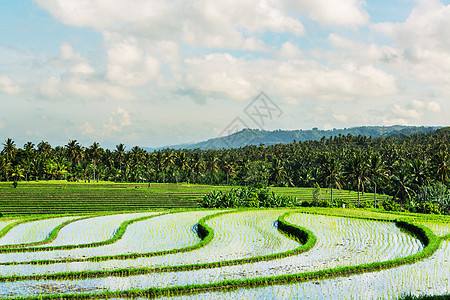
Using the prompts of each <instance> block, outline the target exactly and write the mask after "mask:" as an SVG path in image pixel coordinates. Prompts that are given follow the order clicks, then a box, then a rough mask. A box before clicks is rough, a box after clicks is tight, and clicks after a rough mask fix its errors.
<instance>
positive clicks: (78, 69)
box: [69, 63, 95, 75]
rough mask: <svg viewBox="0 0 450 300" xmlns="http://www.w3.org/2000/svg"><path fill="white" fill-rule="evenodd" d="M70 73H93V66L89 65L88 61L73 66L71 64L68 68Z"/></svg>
mask: <svg viewBox="0 0 450 300" xmlns="http://www.w3.org/2000/svg"><path fill="white" fill-rule="evenodd" d="M69 72H70V73H73V74H87V75H88V74H93V73H95V70H94V68H93V67H92V66H91V65H89V64H88V63H80V64H77V65H75V66H73V67H72V68H70V71H69Z"/></svg>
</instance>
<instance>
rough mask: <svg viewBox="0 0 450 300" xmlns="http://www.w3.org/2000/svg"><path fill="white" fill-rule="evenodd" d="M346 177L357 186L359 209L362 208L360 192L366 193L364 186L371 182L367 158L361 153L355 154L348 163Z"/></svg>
mask: <svg viewBox="0 0 450 300" xmlns="http://www.w3.org/2000/svg"><path fill="white" fill-rule="evenodd" d="M344 175H345V177H346V178H347V179H348V180H349V181H350V182H353V183H355V184H356V186H357V190H358V207H360V206H361V201H360V192H361V189H362V190H363V191H364V184H365V183H366V182H367V181H368V180H369V177H368V174H367V163H366V158H365V157H364V156H363V154H362V153H361V152H359V151H358V152H354V153H353V155H352V157H350V159H349V160H348V161H347V164H346V165H345V171H344Z"/></svg>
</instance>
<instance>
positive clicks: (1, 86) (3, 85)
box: [0, 76, 21, 95]
mask: <svg viewBox="0 0 450 300" xmlns="http://www.w3.org/2000/svg"><path fill="white" fill-rule="evenodd" d="M0 91H2V92H4V93H6V94H9V95H17V94H19V93H20V92H21V89H20V86H19V85H18V84H16V83H14V82H13V81H12V80H11V78H9V77H8V76H0Z"/></svg>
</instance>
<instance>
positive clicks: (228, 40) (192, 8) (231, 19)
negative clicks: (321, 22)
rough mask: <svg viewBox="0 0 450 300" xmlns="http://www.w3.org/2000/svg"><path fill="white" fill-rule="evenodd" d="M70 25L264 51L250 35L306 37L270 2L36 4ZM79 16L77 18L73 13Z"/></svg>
mask: <svg viewBox="0 0 450 300" xmlns="http://www.w3.org/2000/svg"><path fill="white" fill-rule="evenodd" d="M37 3H38V4H39V5H40V6H41V7H43V8H45V9H46V10H48V11H50V12H51V13H52V15H53V16H55V17H56V18H58V19H59V20H61V21H62V22H64V23H65V24H69V25H73V26H78V27H86V26H87V27H92V28H95V29H96V30H98V31H100V32H122V33H123V32H126V33H127V34H129V33H132V34H133V35H136V36H140V37H146V38H150V39H153V40H161V39H167V38H168V37H169V38H170V39H178V38H180V37H182V39H183V40H184V41H185V42H187V43H189V44H193V45H202V46H207V47H216V48H221V47H232V48H236V47H237V48H247V49H249V47H255V46H258V48H259V47H260V46H261V45H262V42H261V41H257V42H256V43H255V40H254V39H250V40H249V39H246V38H245V36H244V35H243V33H242V32H241V30H244V31H246V32H263V31H266V30H269V31H273V32H278V33H282V32H289V33H293V34H295V35H301V34H303V33H304V27H303V25H302V24H301V23H300V21H299V20H297V19H295V18H293V17H290V16H289V15H288V14H286V13H285V12H283V10H282V9H280V8H278V7H276V6H275V5H274V3H273V2H272V1H269V0H248V1H240V0H230V1H215V0H174V1H162V0H150V1H149V0H137V1H134V2H133V5H130V4H129V3H127V2H124V1H120V0H111V1H102V0H93V1H92V0H89V1H88V0H66V1H56V0H37ZM74 11H77V13H76V14H74V13H73V12H74Z"/></svg>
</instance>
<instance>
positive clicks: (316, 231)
mask: <svg viewBox="0 0 450 300" xmlns="http://www.w3.org/2000/svg"><path fill="white" fill-rule="evenodd" d="M318 211H319V210H318ZM349 212H350V211H349ZM322 213H328V214H329V215H325V214H320V213H319V214H318V213H317V211H316V213H311V209H305V210H303V211H299V210H292V209H260V210H225V211H217V210H189V211H180V212H161V211H160V212H157V211H152V212H140V213H121V214H113V215H101V216H95V215H91V216H85V217H80V216H75V215H74V216H65V217H57V218H47V219H43V220H35V221H29V222H24V223H17V222H16V223H17V225H16V226H13V227H12V228H11V230H9V232H8V233H7V234H6V235H5V236H4V237H3V238H8V239H7V240H6V239H5V241H7V242H4V245H7V244H8V245H14V243H16V244H23V243H33V242H38V241H42V240H45V238H46V237H47V236H48V235H49V233H50V232H51V231H52V229H54V228H55V227H56V226H58V225H59V224H63V223H64V222H67V221H72V222H71V223H69V224H67V225H66V226H62V227H61V228H60V230H59V232H58V235H57V237H56V238H55V239H54V240H52V241H49V242H48V243H46V244H44V245H40V246H38V247H32V248H36V249H34V250H33V251H22V252H21V251H17V252H14V248H11V249H10V252H7V253H0V261H1V263H0V270H1V277H0V296H1V297H6V298H15V297H26V298H30V299H32V298H33V297H34V298H36V297H38V298H39V297H44V298H45V296H46V295H48V296H51V295H60V296H62V295H66V297H69V298H80V297H81V298H82V297H89V296H92V293H94V294H95V295H97V296H98V297H106V296H107V295H108V297H110V298H111V297H113V298H114V297H116V298H128V297H133V298H139V295H141V296H144V295H145V297H150V296H151V297H154V296H158V295H159V296H160V297H162V298H164V297H167V294H168V293H171V294H170V295H171V296H170V297H169V298H173V297H174V296H177V294H180V293H181V295H178V296H177V297H179V298H180V299H197V298H210V299H224V298H226V299H236V298H249V299H304V298H312V299H344V298H355V299H358V298H360V299H367V298H388V299H395V298H398V297H400V296H401V295H402V294H404V293H406V292H408V291H413V294H416V295H420V294H426V293H432V294H433V293H434V294H443V293H445V292H447V291H448V290H449V289H450V267H449V266H450V261H449V259H450V252H449V251H450V245H449V241H448V240H446V239H443V238H439V237H437V238H438V239H440V240H439V241H440V246H439V249H438V250H437V251H436V252H434V253H433V254H432V255H431V256H430V257H428V258H424V259H423V260H419V261H417V262H414V263H396V264H395V265H392V266H387V267H386V268H384V269H383V268H382V269H381V270H378V271H377V272H373V270H369V269H368V270H366V271H364V270H363V271H361V270H360V271H355V270H357V269H358V268H359V267H360V266H365V265H368V264H372V263H378V262H384V263H389V262H391V261H397V262H401V260H402V259H403V258H407V257H411V256H415V255H416V256H417V255H420V253H422V252H424V251H425V248H426V246H427V245H426V244H424V243H423V241H422V239H419V238H418V237H417V236H416V235H413V234H411V233H410V232H407V231H405V230H404V229H402V228H400V227H398V226H397V225H396V224H395V222H393V221H392V220H391V219H389V218H383V217H380V216H382V214H379V213H374V214H373V215H372V218H368V217H366V218H365V217H359V218H354V217H348V216H342V215H340V214H343V211H339V210H336V211H333V210H323V211H322ZM333 214H335V215H333ZM280 216H283V218H284V220H285V221H286V222H287V223H288V224H291V225H292V226H297V227H298V228H304V229H307V230H309V231H310V232H312V234H313V235H314V236H315V238H316V242H315V245H314V247H312V248H311V249H309V251H306V252H300V251H299V252H295V251H296V249H300V248H301V247H302V244H303V243H302V242H301V241H300V239H298V238H296V237H293V236H288V235H287V233H286V232H282V231H280V228H278V227H279V221H278V220H279V217H280ZM374 216H376V217H374ZM413 219H414V218H411V221H412V220H413ZM201 220H203V221H202V222H203V223H204V224H205V226H208V227H209V228H210V230H211V232H210V233H209V234H210V235H211V234H212V235H213V238H212V239H211V240H210V241H209V242H207V243H204V244H202V239H206V237H205V236H202V235H201V234H199V229H198V227H199V225H198V224H199V223H200V221H201ZM414 220H416V219H414ZM416 221H417V220H416ZM417 223H422V224H423V225H425V226H428V227H429V228H430V230H431V231H430V232H434V233H435V234H436V235H437V236H442V237H444V236H447V234H448V226H446V225H448V223H437V222H434V223H433V222H429V221H422V222H417ZM4 224H5V226H6V225H7V224H15V223H14V222H13V221H7V222H5V223H4ZM124 224H126V230H125V232H124V233H123V235H122V236H121V238H120V239H117V240H115V241H114V242H113V243H111V244H108V243H106V244H102V243H103V242H105V241H107V240H111V239H113V238H114V236H115V234H116V233H117V231H118V230H119V228H120V227H121V226H122V227H123V226H124ZM26 228H28V230H22V229H26ZM25 232H26V234H24V233H25ZM31 232H39V234H31ZM83 233H85V234H83ZM431 234H433V233H431ZM15 235H17V236H15ZM76 245H78V246H80V247H74V248H70V247H69V249H61V247H65V246H76ZM84 245H91V246H90V247H85V246H84ZM196 245H199V246H196ZM8 247H9V246H8ZM39 247H46V249H45V251H39V249H38V248H39ZM52 247H53V248H54V249H52ZM133 254H137V256H133ZM139 254H142V255H139ZM127 255H128V256H127ZM69 258H72V259H73V261H71V260H70V259H69ZM342 268H354V269H355V270H354V271H351V272H350V273H348V274H346V275H345V276H337V277H335V278H333V276H331V277H332V278H329V277H330V275H325V276H323V277H321V276H315V277H314V276H313V278H312V279H310V280H308V279H305V278H301V276H302V274H320V272H324V274H325V273H327V272H332V271H333V270H341V269H342ZM339 272H341V271H339ZM352 272H354V274H353V273H352ZM412 274H413V275H412ZM46 276H47V277H46ZM296 276H297V277H298V278H299V279H298V280H295V279H293V278H294V277H296ZM284 277H286V278H287V279H285V280H283V278H284ZM285 281H287V282H285ZM291 281H294V282H291ZM270 282H271V283H270ZM283 282H284V283H285V284H281V283H283ZM286 283H287V284H286ZM362 286H364V293H362V291H361V287H362ZM198 287H202V289H205V291H204V292H203V293H201V292H200V293H198V292H199V291H201V289H199V288H198ZM230 289H232V290H230ZM194 291H195V293H194ZM343 291H345V292H343Z"/></svg>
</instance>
